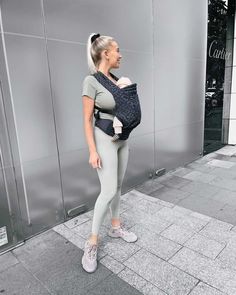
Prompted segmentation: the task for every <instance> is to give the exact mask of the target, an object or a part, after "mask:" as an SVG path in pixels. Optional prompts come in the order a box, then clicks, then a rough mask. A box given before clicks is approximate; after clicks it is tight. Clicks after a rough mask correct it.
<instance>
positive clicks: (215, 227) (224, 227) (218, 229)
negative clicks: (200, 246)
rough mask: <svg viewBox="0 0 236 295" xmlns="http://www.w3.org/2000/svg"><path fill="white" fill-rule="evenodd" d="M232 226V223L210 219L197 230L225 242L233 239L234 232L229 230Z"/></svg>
mask: <svg viewBox="0 0 236 295" xmlns="http://www.w3.org/2000/svg"><path fill="white" fill-rule="evenodd" d="M232 227H233V225H232V224H229V223H226V222H223V221H221V220H217V219H212V220H211V221H210V222H209V223H208V224H207V225H206V226H205V227H204V228H203V229H201V230H200V231H199V234H201V235H203V236H205V237H208V238H210V239H213V240H215V241H218V242H220V243H224V244H226V243H228V242H229V241H230V240H232V239H233V236H235V234H234V233H233V232H232V231H231V228H232Z"/></svg>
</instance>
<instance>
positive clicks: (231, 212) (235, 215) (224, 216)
mask: <svg viewBox="0 0 236 295" xmlns="http://www.w3.org/2000/svg"><path fill="white" fill-rule="evenodd" d="M215 217H216V218H217V219H220V220H223V221H225V222H228V223H231V224H236V206H232V205H229V204H225V205H224V207H223V208H222V209H220V210H219V211H218V212H217V213H216V215H215Z"/></svg>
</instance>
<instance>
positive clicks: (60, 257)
mask: <svg viewBox="0 0 236 295" xmlns="http://www.w3.org/2000/svg"><path fill="white" fill-rule="evenodd" d="M13 251H14V255H16V257H17V259H18V260H19V261H20V262H21V263H22V264H23V265H24V266H25V268H27V270H28V271H29V272H31V273H32V274H33V275H34V277H35V278H37V280H39V281H41V283H42V284H43V286H45V287H46V288H47V290H49V291H50V292H51V293H52V294H70V295H74V294H76V295H77V294H87V293H86V292H85V289H86V288H87V287H88V286H95V285H96V284H98V283H99V282H101V281H102V280H104V279H105V278H106V277H107V276H109V275H110V274H111V271H109V270H108V269H107V268H105V267H104V266H103V265H102V264H100V263H99V264H98V269H97V271H96V272H95V273H93V274H90V275H88V273H87V272H86V271H85V270H84V269H83V268H82V265H81V259H82V254H83V251H82V250H80V249H79V248H77V247H75V246H74V245H73V244H72V243H70V242H69V241H67V240H65V239H64V238H63V237H62V236H61V235H59V234H58V233H56V232H54V231H53V230H50V231H47V232H44V233H43V234H40V235H38V236H37V237H34V238H32V239H30V240H27V241H26V243H25V244H24V247H18V248H16V249H14V250H13ZM12 280H14V279H12ZM84 292H85V293H84ZM17 294H18V293H17ZM26 294H27V293H26ZM29 294H32V288H31V293H29ZM35 294H37V293H35ZM39 294H41V293H39Z"/></svg>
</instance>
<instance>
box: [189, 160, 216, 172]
mask: <svg viewBox="0 0 236 295" xmlns="http://www.w3.org/2000/svg"><path fill="white" fill-rule="evenodd" d="M208 161H209V160H206V161H205V162H204V164H202V163H201V164H200V163H198V162H193V163H190V164H188V165H187V167H188V168H190V169H192V171H193V170H194V171H199V172H203V173H210V172H211V171H213V170H215V169H216V167H214V166H210V165H207V162H208ZM189 172H191V171H189Z"/></svg>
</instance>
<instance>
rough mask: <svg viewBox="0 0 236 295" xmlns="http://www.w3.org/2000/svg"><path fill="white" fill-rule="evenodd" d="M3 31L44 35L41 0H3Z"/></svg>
mask: <svg viewBox="0 0 236 295" xmlns="http://www.w3.org/2000/svg"><path fill="white" fill-rule="evenodd" d="M1 8H2V20H3V31H4V32H11V33H19V34H29V35H36V36H43V35H44V30H43V18H42V8H41V0H20V1H19V0H1Z"/></svg>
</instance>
